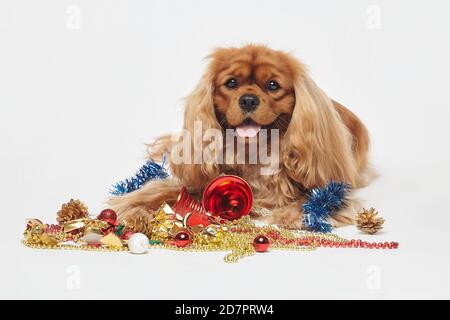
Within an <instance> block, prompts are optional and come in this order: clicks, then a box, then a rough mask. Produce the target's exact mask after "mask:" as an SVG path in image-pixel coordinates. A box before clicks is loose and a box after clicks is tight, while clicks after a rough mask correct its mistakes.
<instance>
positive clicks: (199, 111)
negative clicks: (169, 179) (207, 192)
mask: <svg viewBox="0 0 450 320" xmlns="http://www.w3.org/2000/svg"><path fill="white" fill-rule="evenodd" d="M213 80H214V74H213V71H212V68H211V66H210V67H209V68H208V69H207V71H206V73H205V74H204V76H203V77H202V78H201V80H200V82H199V83H198V85H197V87H196V88H195V89H194V91H193V92H192V93H191V94H190V95H189V96H188V97H187V99H186V106H185V112H184V126H183V129H184V137H183V138H182V139H181V140H179V142H178V144H177V147H176V148H174V149H173V150H172V152H177V153H178V156H179V155H180V153H179V152H180V148H182V149H183V151H182V152H186V148H189V147H190V151H189V152H190V156H187V157H184V160H187V163H186V161H184V162H183V163H180V162H174V161H173V158H174V157H173V155H172V157H171V169H172V172H173V174H174V175H175V176H176V177H178V178H179V179H180V180H181V182H182V183H183V184H184V185H189V186H190V187H192V189H193V191H200V189H201V188H202V187H204V186H205V185H206V184H207V183H208V182H209V181H210V180H212V179H213V178H215V177H217V176H218V174H219V169H218V164H217V163H211V162H206V163H205V161H204V159H203V158H202V157H203V156H202V155H203V151H204V150H205V149H206V148H207V147H208V145H209V143H210V142H208V141H203V139H204V137H205V132H206V131H207V130H210V129H217V130H218V131H217V132H221V131H220V130H221V127H220V125H219V123H218V121H217V118H216V115H215V108H214V101H213V98H214V97H213V94H214V83H213ZM182 140H189V141H182ZM196 150H197V151H196Z"/></svg>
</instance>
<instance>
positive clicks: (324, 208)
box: [303, 181, 350, 233]
mask: <svg viewBox="0 0 450 320" xmlns="http://www.w3.org/2000/svg"><path fill="white" fill-rule="evenodd" d="M349 190H350V185H348V184H346V183H339V182H334V181H332V182H330V183H329V184H328V185H327V186H326V187H324V188H317V189H312V190H311V191H310V197H309V200H308V201H307V202H306V203H305V204H304V205H303V210H304V220H303V224H304V226H305V227H306V228H307V229H309V230H311V231H317V232H325V233H327V232H331V229H332V226H331V224H330V223H329V222H328V220H327V218H329V217H330V216H332V215H333V214H334V213H335V212H336V211H337V210H339V209H341V208H342V207H344V206H345V205H346V196H347V194H348V192H349Z"/></svg>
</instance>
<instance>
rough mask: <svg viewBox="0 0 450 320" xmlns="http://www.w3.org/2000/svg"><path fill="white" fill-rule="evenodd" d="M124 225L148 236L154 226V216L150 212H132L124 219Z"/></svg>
mask: <svg viewBox="0 0 450 320" xmlns="http://www.w3.org/2000/svg"><path fill="white" fill-rule="evenodd" d="M124 225H125V227H126V228H127V229H129V230H131V231H133V232H135V233H136V232H138V233H143V234H145V235H146V236H147V237H149V238H150V237H151V235H152V231H153V227H154V216H153V214H151V213H137V214H132V215H130V216H129V217H127V218H126V219H125V221H124Z"/></svg>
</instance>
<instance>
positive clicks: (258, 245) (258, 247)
mask: <svg viewBox="0 0 450 320" xmlns="http://www.w3.org/2000/svg"><path fill="white" fill-rule="evenodd" d="M269 247H270V240H269V238H267V237H266V236H263V235H259V236H257V237H256V238H255V240H253V248H255V251H256V252H266V251H267V250H269Z"/></svg>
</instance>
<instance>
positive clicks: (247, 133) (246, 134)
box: [236, 124, 261, 138]
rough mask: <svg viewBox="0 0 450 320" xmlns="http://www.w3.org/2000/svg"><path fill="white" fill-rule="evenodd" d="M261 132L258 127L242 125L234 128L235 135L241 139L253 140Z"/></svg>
mask: <svg viewBox="0 0 450 320" xmlns="http://www.w3.org/2000/svg"><path fill="white" fill-rule="evenodd" d="M259 131H261V126H258V125H254V124H252V125H242V126H239V127H237V128H236V133H237V134H238V136H239V137H241V138H254V137H256V136H257V135H258V133H259Z"/></svg>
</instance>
